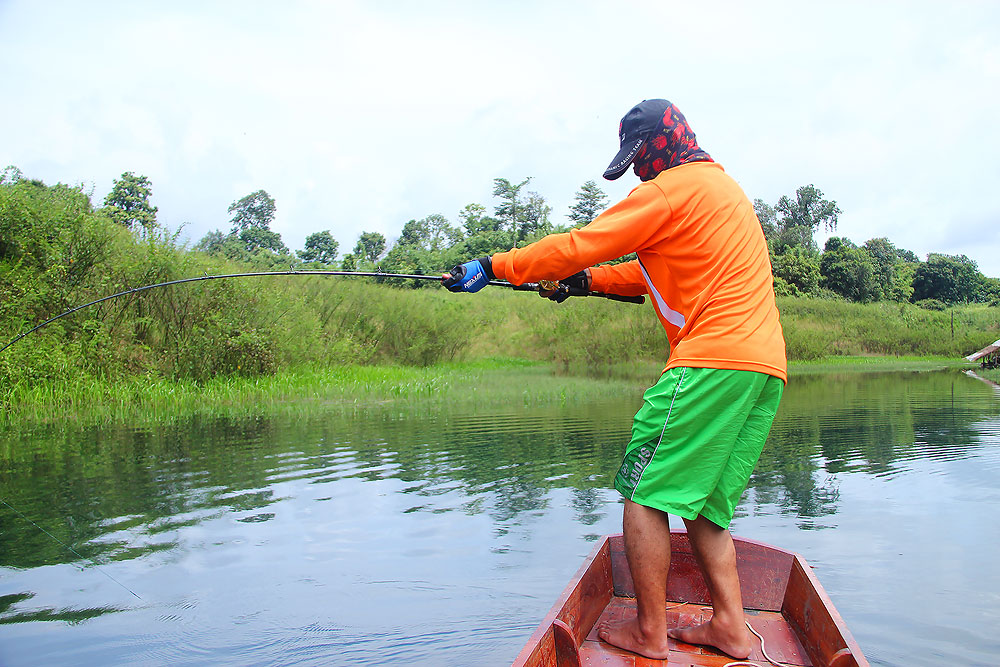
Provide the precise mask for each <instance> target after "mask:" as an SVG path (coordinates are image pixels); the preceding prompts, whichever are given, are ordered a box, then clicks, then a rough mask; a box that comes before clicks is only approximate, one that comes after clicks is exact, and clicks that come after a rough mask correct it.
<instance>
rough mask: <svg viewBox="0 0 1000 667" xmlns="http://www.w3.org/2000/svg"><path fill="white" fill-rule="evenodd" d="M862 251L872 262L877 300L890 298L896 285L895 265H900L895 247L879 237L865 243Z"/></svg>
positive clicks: (887, 240)
mask: <svg viewBox="0 0 1000 667" xmlns="http://www.w3.org/2000/svg"><path fill="white" fill-rule="evenodd" d="M863 250H864V251H865V252H867V253H868V256H869V257H871V260H872V267H873V269H874V272H875V291H876V293H877V294H878V297H877V298H879V299H882V298H886V299H889V298H892V296H893V287H894V286H895V284H896V265H897V264H900V260H899V251H898V250H896V246H894V245H893V244H892V242H891V241H889V239H887V238H885V237H881V238H877V239H868V240H867V241H865V245H864V246H863Z"/></svg>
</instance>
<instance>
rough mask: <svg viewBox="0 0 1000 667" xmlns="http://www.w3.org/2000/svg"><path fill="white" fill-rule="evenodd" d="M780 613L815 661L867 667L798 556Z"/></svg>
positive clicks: (855, 645) (837, 614) (822, 592)
mask: <svg viewBox="0 0 1000 667" xmlns="http://www.w3.org/2000/svg"><path fill="white" fill-rule="evenodd" d="M782 614H783V615H784V616H785V618H787V619H788V621H789V623H790V624H791V625H792V628H793V629H794V630H795V632H796V633H797V634H798V636H799V638H800V639H801V641H802V645H803V646H804V647H805V648H806V651H807V652H808V653H809V657H810V658H811V659H812V661H813V662H814V663H816V664H817V665H831V664H836V667H869V663H868V660H866V659H865V656H864V654H863V653H862V652H861V648H860V647H859V646H858V645H857V642H855V641H854V637H852V636H851V633H850V631H849V630H848V629H847V624H846V623H844V619H842V618H841V617H840V614H839V613H837V610H836V608H834V606H833V602H832V601H831V600H830V598H829V596H827V594H826V591H825V590H823V586H821V585H820V583H819V580H818V579H817V578H816V575H814V574H813V572H812V569H811V568H810V567H809V564H808V563H806V561H805V559H803V558H802V557H801V556H796V557H795V562H794V564H793V566H792V571H791V573H790V574H789V578H788V588H787V591H786V593H785V602H784V604H783V606H782ZM845 650H846V653H845V652H844V651H845ZM835 659H836V663H834V662H833V661H834V660H835Z"/></svg>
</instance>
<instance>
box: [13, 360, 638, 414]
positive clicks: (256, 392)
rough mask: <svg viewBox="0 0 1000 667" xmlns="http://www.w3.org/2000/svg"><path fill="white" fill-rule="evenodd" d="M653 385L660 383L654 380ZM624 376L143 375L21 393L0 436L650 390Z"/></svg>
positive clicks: (539, 370) (484, 370) (307, 370)
mask: <svg viewBox="0 0 1000 667" xmlns="http://www.w3.org/2000/svg"><path fill="white" fill-rule="evenodd" d="M653 377H655V375H654V376H653ZM648 382H649V377H648V375H647V376H646V377H644V378H642V379H639V378H637V377H629V376H627V374H625V373H621V374H619V375H618V377H604V378H602V379H600V380H596V379H595V378H588V377H584V376H578V375H557V374H555V373H553V372H552V369H551V366H550V365H548V364H543V363H539V362H532V361H525V360H518V359H509V358H494V359H479V360H476V361H472V362H452V363H446V364H440V365H437V366H430V367H412V366H338V367H328V368H313V367H301V368H297V369H291V370H283V371H280V372H278V373H276V374H274V375H269V376H259V377H254V378H246V377H239V376H231V377H219V378H213V379H210V380H208V381H205V382H203V383H196V382H193V381H177V380H167V379H162V378H151V377H140V378H134V379H131V380H115V381H104V380H90V381H77V382H67V383H56V382H53V383H47V384H45V385H39V386H34V387H28V388H23V389H19V390H18V391H16V392H14V393H13V395H12V396H11V400H10V401H9V407H8V409H7V410H5V411H4V413H3V414H2V415H0V428H8V427H12V426H14V425H17V426H19V427H23V426H25V425H26V424H52V423H58V422H64V421H72V422H76V423H107V422H122V421H127V422H128V423H130V424H134V425H136V426H142V425H146V424H162V423H167V422H170V421H173V420H174V419H177V418H180V417H184V418H189V417H191V416H198V415H203V416H212V417H233V418H238V417H248V416H253V415H260V414H277V413H281V412H286V411H289V412H291V411H294V412H307V411H310V410H326V411H329V410H355V409H358V408H363V407H366V406H370V405H372V404H376V403H380V402H389V401H399V402H421V403H425V404H427V405H435V404H443V403H448V404H462V405H469V404H481V405H484V406H490V405H495V404H497V403H506V404H510V403H511V402H514V403H518V402H521V403H523V404H524V405H535V404H556V405H558V404H565V403H567V402H573V401H580V400H588V399H592V398H595V397H600V396H611V395H621V394H622V393H623V392H628V393H635V392H636V391H639V390H641V388H642V387H643V386H644V385H645V384H648Z"/></svg>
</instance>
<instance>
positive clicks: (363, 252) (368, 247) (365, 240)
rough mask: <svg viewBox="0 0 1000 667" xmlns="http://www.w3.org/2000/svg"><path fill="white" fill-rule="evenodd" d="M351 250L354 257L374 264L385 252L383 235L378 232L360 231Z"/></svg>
mask: <svg viewBox="0 0 1000 667" xmlns="http://www.w3.org/2000/svg"><path fill="white" fill-rule="evenodd" d="M353 252H354V256H355V257H358V258H360V259H363V260H365V261H368V262H370V263H372V264H374V263H375V262H377V261H378V258H379V257H381V256H382V253H383V252H385V236H383V235H382V234H380V233H378V232H362V233H361V237H360V238H359V239H358V242H357V244H355V246H354V251H353ZM345 259H346V258H345Z"/></svg>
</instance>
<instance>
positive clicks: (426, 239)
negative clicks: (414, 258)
mask: <svg viewBox="0 0 1000 667" xmlns="http://www.w3.org/2000/svg"><path fill="white" fill-rule="evenodd" d="M461 236H462V232H461V231H459V230H458V229H456V228H455V227H453V226H452V225H451V224H450V223H449V222H448V219H447V218H445V217H444V216H443V215H441V214H439V213H434V214H433V215H429V216H427V217H426V218H423V219H422V220H410V221H409V222H407V223H406V224H405V225H403V231H402V232H401V233H400V235H399V239H398V240H397V241H396V245H402V246H412V247H415V248H422V249H424V250H428V251H430V252H440V251H441V250H443V249H445V248H448V247H450V246H452V245H454V244H455V243H457V242H458V241H459V239H460V238H461Z"/></svg>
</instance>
